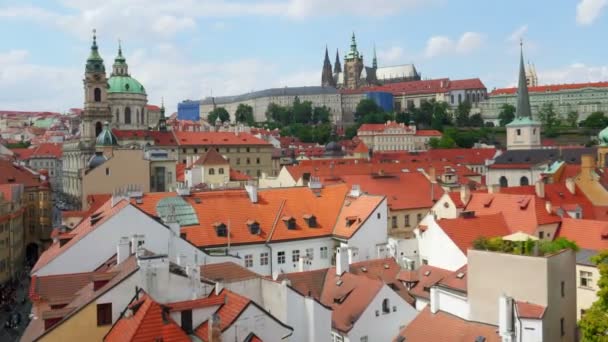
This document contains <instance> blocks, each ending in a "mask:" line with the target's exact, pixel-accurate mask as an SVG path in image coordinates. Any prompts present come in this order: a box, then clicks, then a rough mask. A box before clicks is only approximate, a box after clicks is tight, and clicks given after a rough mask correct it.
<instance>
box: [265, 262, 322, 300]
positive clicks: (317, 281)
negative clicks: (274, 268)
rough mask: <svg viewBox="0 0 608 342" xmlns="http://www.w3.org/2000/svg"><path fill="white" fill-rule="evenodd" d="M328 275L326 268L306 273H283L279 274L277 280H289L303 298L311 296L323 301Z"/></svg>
mask: <svg viewBox="0 0 608 342" xmlns="http://www.w3.org/2000/svg"><path fill="white" fill-rule="evenodd" d="M326 275H327V269H326V268H324V269H320V270H313V271H305V272H292V273H282V274H279V277H278V278H277V280H278V281H282V280H283V279H289V281H290V283H291V287H292V288H293V289H294V290H296V291H297V292H298V293H300V294H301V295H302V296H311V297H313V298H315V299H317V300H321V294H322V293H323V286H324V285H325V276H326Z"/></svg>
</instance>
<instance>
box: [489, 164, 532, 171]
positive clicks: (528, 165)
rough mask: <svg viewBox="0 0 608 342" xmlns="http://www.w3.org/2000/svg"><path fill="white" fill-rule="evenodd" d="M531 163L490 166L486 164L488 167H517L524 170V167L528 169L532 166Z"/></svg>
mask: <svg viewBox="0 0 608 342" xmlns="http://www.w3.org/2000/svg"><path fill="white" fill-rule="evenodd" d="M532 165H534V164H532V163H530V164H516V163H513V164H492V165H490V166H488V168H490V169H501V170H502V169H518V170H525V169H529V168H531V167H532Z"/></svg>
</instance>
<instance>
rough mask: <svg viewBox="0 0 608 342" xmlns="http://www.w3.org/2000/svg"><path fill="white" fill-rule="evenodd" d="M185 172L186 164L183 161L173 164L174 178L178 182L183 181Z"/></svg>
mask: <svg viewBox="0 0 608 342" xmlns="http://www.w3.org/2000/svg"><path fill="white" fill-rule="evenodd" d="M231 171H232V170H231ZM185 172H186V164H183V163H177V164H175V180H177V181H178V182H183V181H184V175H185Z"/></svg>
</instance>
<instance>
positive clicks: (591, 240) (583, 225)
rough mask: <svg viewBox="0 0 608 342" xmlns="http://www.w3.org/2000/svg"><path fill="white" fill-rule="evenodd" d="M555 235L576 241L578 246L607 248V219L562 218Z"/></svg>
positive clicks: (594, 248)
mask: <svg viewBox="0 0 608 342" xmlns="http://www.w3.org/2000/svg"><path fill="white" fill-rule="evenodd" d="M556 237H564V238H566V239H568V240H572V241H574V242H576V244H577V245H578V246H579V247H580V248H585V249H592V250H596V251H601V250H605V249H608V221H596V220H581V219H572V218H564V219H562V224H561V225H560V227H559V230H558V231H557V236H556Z"/></svg>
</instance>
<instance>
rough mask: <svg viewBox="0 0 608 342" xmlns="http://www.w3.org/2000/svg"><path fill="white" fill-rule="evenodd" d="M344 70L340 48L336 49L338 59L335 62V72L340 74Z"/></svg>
mask: <svg viewBox="0 0 608 342" xmlns="http://www.w3.org/2000/svg"><path fill="white" fill-rule="evenodd" d="M341 72H342V64H340V53H339V52H338V49H336V61H335V62H334V74H339V73H341Z"/></svg>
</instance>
